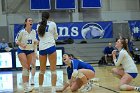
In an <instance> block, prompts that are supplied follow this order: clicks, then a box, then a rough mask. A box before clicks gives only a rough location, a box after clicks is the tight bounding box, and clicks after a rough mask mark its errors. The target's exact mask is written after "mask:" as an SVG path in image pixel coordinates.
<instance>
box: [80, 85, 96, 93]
mask: <svg viewBox="0 0 140 93" xmlns="http://www.w3.org/2000/svg"><path fill="white" fill-rule="evenodd" d="M92 87H93V86H92V85H91V84H89V83H88V84H87V85H85V86H84V88H82V89H81V92H83V93H86V92H89V91H91V90H92Z"/></svg>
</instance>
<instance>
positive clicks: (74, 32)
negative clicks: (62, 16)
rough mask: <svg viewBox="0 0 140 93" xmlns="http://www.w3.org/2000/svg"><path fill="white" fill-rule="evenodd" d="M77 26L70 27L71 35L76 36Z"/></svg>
mask: <svg viewBox="0 0 140 93" xmlns="http://www.w3.org/2000/svg"><path fill="white" fill-rule="evenodd" d="M78 34H79V33H78V27H72V28H71V36H78Z"/></svg>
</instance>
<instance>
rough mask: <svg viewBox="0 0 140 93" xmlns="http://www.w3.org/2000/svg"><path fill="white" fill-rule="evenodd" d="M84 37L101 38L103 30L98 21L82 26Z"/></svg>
mask: <svg viewBox="0 0 140 93" xmlns="http://www.w3.org/2000/svg"><path fill="white" fill-rule="evenodd" d="M82 36H83V38H84V39H91V38H103V36H104V30H103V28H102V27H101V26H100V25H99V24H98V23H87V24H85V25H84V26H83V27H82Z"/></svg>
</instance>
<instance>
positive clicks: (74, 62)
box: [72, 59, 79, 70]
mask: <svg viewBox="0 0 140 93" xmlns="http://www.w3.org/2000/svg"><path fill="white" fill-rule="evenodd" d="M78 61H79V60H76V59H75V60H72V64H73V70H78Z"/></svg>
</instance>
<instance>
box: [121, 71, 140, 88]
mask: <svg viewBox="0 0 140 93" xmlns="http://www.w3.org/2000/svg"><path fill="white" fill-rule="evenodd" d="M136 76H137V73H133V74H132V73H131V74H128V73H125V74H124V75H123V77H122V78H121V80H120V90H122V91H131V90H137V91H140V87H135V86H131V85H129V83H130V82H131V81H132V80H133V78H135V77H136Z"/></svg>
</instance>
